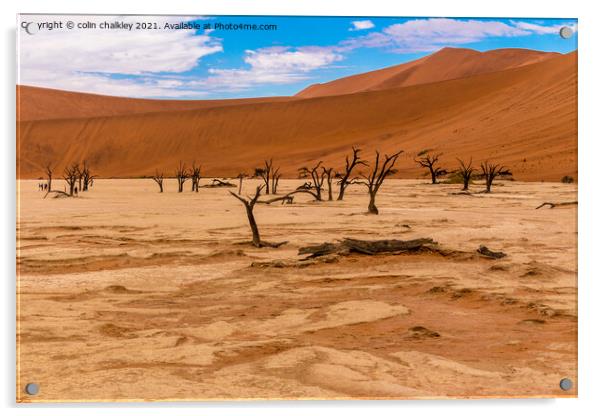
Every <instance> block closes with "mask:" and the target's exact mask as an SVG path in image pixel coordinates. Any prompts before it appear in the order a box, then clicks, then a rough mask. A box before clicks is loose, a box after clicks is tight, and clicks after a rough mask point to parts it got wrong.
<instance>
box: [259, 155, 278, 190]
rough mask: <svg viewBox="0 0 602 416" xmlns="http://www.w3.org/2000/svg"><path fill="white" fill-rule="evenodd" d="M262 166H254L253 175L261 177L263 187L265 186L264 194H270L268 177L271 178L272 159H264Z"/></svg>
mask: <svg viewBox="0 0 602 416" xmlns="http://www.w3.org/2000/svg"><path fill="white" fill-rule="evenodd" d="M263 164H264V166H263V167H262V168H255V176H259V177H260V178H261V179H263V183H264V187H265V194H266V195H269V194H270V189H271V187H270V179H272V173H273V169H274V168H273V164H274V163H273V161H272V159H270V160H264V161H263Z"/></svg>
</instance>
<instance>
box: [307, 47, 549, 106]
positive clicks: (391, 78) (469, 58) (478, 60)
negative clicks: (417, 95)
mask: <svg viewBox="0 0 602 416" xmlns="http://www.w3.org/2000/svg"><path fill="white" fill-rule="evenodd" d="M556 56H558V54H557V53H549V52H540V51H534V50H529V49H494V50H491V51H487V52H479V51H475V50H473V49H464V48H443V49H441V50H440V51H438V52H435V53H433V54H432V55H428V56H426V57H424V58H420V59H417V60H415V61H411V62H407V63H405V64H401V65H395V66H391V67H388V68H383V69H379V70H376V71H370V72H365V73H362V74H357V75H352V76H349V77H345V78H340V79H336V80H334V81H331V82H327V83H323V84H314V85H310V86H309V87H307V88H305V89H304V90H302V91H300V92H299V93H297V97H302V98H311V97H323V96H327V95H341V94H351V93H354V92H361V91H375V90H384V89H389V88H398V87H407V86H410V85H418V84H428V83H430V82H438V81H446V80H450V79H457V78H465V77H469V76H472V75H478V74H485V73H489V72H496V71H502V70H505V69H510V68H518V67H521V66H524V65H529V64H533V63H537V62H541V61H544V60H546V59H549V58H553V57H556Z"/></svg>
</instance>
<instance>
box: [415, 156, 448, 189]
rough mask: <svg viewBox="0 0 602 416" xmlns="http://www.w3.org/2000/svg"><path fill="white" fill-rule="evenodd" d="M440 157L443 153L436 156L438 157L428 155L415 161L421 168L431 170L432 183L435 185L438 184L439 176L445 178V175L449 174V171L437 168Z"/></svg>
mask: <svg viewBox="0 0 602 416" xmlns="http://www.w3.org/2000/svg"><path fill="white" fill-rule="evenodd" d="M440 156H441V153H439V154H436V155H430V154H428V153H427V154H426V155H425V156H423V157H421V158H420V159H414V161H415V162H416V163H418V164H419V165H420V166H422V167H423V168H427V169H428V170H429V173H430V174H431V182H432V183H433V185H434V184H436V183H437V178H438V177H439V176H443V175H445V174H447V171H446V170H445V169H443V168H440V167H438V166H435V165H436V164H437V162H438V161H439V157H440Z"/></svg>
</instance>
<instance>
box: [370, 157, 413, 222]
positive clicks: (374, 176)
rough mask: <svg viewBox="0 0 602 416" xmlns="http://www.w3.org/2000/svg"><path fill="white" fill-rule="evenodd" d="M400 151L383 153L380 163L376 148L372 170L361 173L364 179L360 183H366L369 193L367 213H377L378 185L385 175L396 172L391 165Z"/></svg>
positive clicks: (381, 182)
mask: <svg viewBox="0 0 602 416" xmlns="http://www.w3.org/2000/svg"><path fill="white" fill-rule="evenodd" d="M402 152H403V150H400V151H399V152H397V153H395V154H393V155H391V156H388V155H385V160H384V162H383V163H382V165H381V163H380V162H381V161H380V153H379V152H378V150H377V151H376V158H375V160H374V166H373V167H372V171H371V172H370V174H368V175H361V176H362V177H363V178H364V180H363V181H362V182H360V183H362V184H364V185H366V187H367V188H368V194H369V195H370V202H369V203H368V213H369V214H376V215H378V208H377V207H376V195H377V194H378V191H379V190H380V187H381V186H382V184H383V182H384V181H385V179H386V178H387V176H390V175H393V174H395V173H396V172H397V170H396V169H394V168H393V166H395V162H397V158H398V157H399V155H400V154H401V153H402Z"/></svg>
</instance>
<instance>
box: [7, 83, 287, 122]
mask: <svg viewBox="0 0 602 416" xmlns="http://www.w3.org/2000/svg"><path fill="white" fill-rule="evenodd" d="M290 99H291V97H268V98H243V99H230V100H151V99H140V98H127V97H112V96H108V95H98V94H86V93H80V92H72V91H61V90H54V89H50V88H39V87H32V86H28V85H19V86H17V120H19V121H32V120H52V119H64V118H87V117H105V116H119V115H126V114H140V113H154V112H161V111H181V110H194V109H203V108H209V107H225V106H229V105H240V104H248V103H259V102H265V101H284V100H290Z"/></svg>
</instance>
